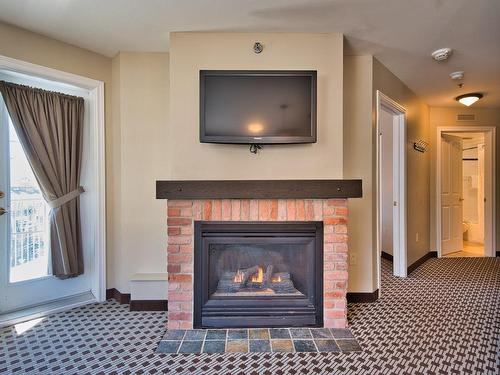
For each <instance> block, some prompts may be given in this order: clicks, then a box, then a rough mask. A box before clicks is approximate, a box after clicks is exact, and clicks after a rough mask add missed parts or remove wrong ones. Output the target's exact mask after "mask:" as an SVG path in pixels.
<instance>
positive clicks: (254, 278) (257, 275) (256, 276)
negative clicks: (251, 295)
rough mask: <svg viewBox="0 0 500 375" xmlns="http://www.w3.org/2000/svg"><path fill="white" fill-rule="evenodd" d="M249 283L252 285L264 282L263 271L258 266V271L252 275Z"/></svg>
mask: <svg viewBox="0 0 500 375" xmlns="http://www.w3.org/2000/svg"><path fill="white" fill-rule="evenodd" d="M250 281H251V282H252V283H261V282H262V281H264V269H263V268H262V267H260V266H259V270H258V271H257V273H254V274H253V275H252V278H251V279H250Z"/></svg>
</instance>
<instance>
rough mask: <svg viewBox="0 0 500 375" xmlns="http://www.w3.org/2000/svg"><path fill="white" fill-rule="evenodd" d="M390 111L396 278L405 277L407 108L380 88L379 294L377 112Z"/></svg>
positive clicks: (380, 236)
mask: <svg viewBox="0 0 500 375" xmlns="http://www.w3.org/2000/svg"><path fill="white" fill-rule="evenodd" d="M382 107H384V109H385V110H387V111H389V112H391V113H392V114H393V116H394V117H396V119H397V124H395V126H393V150H394V152H393V156H394V164H393V171H394V172H395V173H394V174H393V186H394V191H393V196H394V198H395V202H396V204H397V206H396V207H397V209H396V210H394V211H393V243H394V245H395V246H394V249H393V258H394V259H393V266H394V275H395V276H399V277H406V276H407V240H406V239H407V233H406V232H407V228H406V221H407V215H406V212H407V211H406V206H407V203H406V180H407V177H406V174H407V172H406V169H407V168H406V132H407V130H406V109H405V107H403V106H402V105H400V104H399V103H398V102H396V101H395V100H393V99H391V98H390V97H389V96H387V95H385V94H384V93H382V92H381V91H379V90H377V92H376V114H375V115H376V120H375V122H376V129H375V130H376V137H377V141H376V187H377V194H376V202H375V205H376V220H375V222H376V237H377V240H376V247H377V252H376V254H377V266H378V267H377V269H378V272H377V273H378V290H379V297H380V293H381V292H380V290H381V274H382V271H381V266H382V264H381V257H382V205H381V202H382V189H381V186H382V181H381V180H382V179H381V171H382V166H381V156H382V149H381V133H380V111H381V108H382Z"/></svg>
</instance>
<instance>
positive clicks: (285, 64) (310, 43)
mask: <svg viewBox="0 0 500 375" xmlns="http://www.w3.org/2000/svg"><path fill="white" fill-rule="evenodd" d="M255 41H260V42H262V43H263V44H264V51H263V52H262V53H261V54H259V55H257V54H255V53H254V52H253V50H252V46H253V44H254V42H255ZM342 45H343V38H342V35H340V34H286V33H279V34H278V33H277V34H272V33H271V34H251V33H173V34H171V39H170V98H171V102H170V108H171V117H170V118H171V121H170V129H169V140H170V144H169V150H170V152H171V158H170V159H171V164H172V170H171V176H170V177H172V178H176V179H279V178H296V179H300V178H304V179H307V178H342V147H343V146H342V54H343V47H342ZM200 69H242V70H243V69H311V70H317V71H318V142H317V143H316V144H307V145H280V146H264V148H263V150H262V151H261V152H260V153H259V154H258V155H253V154H251V153H250V152H249V151H248V146H242V145H214V144H202V143H200V142H199V130H198V129H199V111H198V103H199V87H198V86H199V70H200Z"/></svg>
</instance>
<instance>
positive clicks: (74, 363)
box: [0, 258, 500, 375]
mask: <svg viewBox="0 0 500 375" xmlns="http://www.w3.org/2000/svg"><path fill="white" fill-rule="evenodd" d="M390 266H391V265H390V263H388V262H387V261H383V270H384V272H383V284H382V285H383V293H384V295H383V298H382V299H381V300H380V301H378V302H376V303H371V304H351V305H349V322H350V328H351V329H352V331H353V333H354V335H355V336H356V337H357V338H358V341H359V342H360V344H361V346H362V348H363V352H361V353H349V354H343V353H286V354H285V353H283V354H272V353H269V354H262V353H259V354H250V353H249V354H199V355H193V354H189V355H183V354H180V355H168V354H156V353H155V349H156V347H157V345H158V342H159V340H160V338H161V337H162V335H163V334H164V332H165V314H164V313H158V312H149V313H147V312H129V311H128V307H127V306H126V305H119V304H117V303H116V302H113V301H108V302H106V303H103V304H95V305H90V306H86V307H82V308H78V309H74V310H71V311H68V312H64V313H58V314H55V315H52V316H50V317H48V318H46V319H44V320H42V321H41V322H39V323H38V324H36V325H34V326H33V327H31V328H30V329H28V330H27V331H25V332H24V333H18V332H17V331H16V329H15V328H14V327H8V328H3V329H0V374H9V375H10V374H52V375H55V374H65V375H66V374H155V373H172V374H190V375H194V374H244V375H253V374H269V375H270V374H499V373H500V356H499V349H500V346H499V344H500V343H499V341H500V258H451V259H431V260H429V261H427V262H426V263H425V264H424V265H423V266H422V267H420V268H418V269H417V270H416V271H414V272H413V273H412V274H411V276H410V277H409V278H407V279H397V278H394V277H392V276H391V275H390ZM20 328H23V327H22V326H21V327H18V329H20ZM24 328H27V327H26V325H25V327H24Z"/></svg>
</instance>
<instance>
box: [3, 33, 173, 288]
mask: <svg viewBox="0 0 500 375" xmlns="http://www.w3.org/2000/svg"><path fill="white" fill-rule="evenodd" d="M0 55H3V56H8V57H12V58H15V59H19V60H23V61H28V62H31V63H34V64H39V65H43V66H47V67H50V68H54V69H59V70H62V71H66V72H70V73H74V74H79V75H82V76H85V77H89V78H93V79H97V80H100V81H104V83H105V106H106V109H105V111H106V112H105V120H106V193H107V207H106V211H107V287H108V288H111V287H116V288H118V289H119V290H120V291H121V292H128V291H129V285H128V280H129V279H130V276H131V275H132V274H133V273H136V272H165V270H166V252H165V246H166V245H165V242H166V240H165V237H166V228H165V212H164V211H165V210H164V206H165V202H164V201H158V200H156V199H155V180H157V179H160V178H165V177H167V176H168V175H169V174H170V173H169V166H168V164H167V159H166V157H167V151H166V140H167V130H168V129H167V122H168V86H169V73H168V69H169V58H168V54H166V53H158V54H155V53H121V54H119V55H118V56H117V57H115V58H114V59H110V58H108V57H105V56H101V55H99V54H96V53H93V52H90V51H87V50H84V49H81V48H78V47H75V46H72V45H69V44H66V43H62V42H59V41H56V40H53V39H50V38H47V37H44V36H41V35H38V34H35V33H32V32H29V31H26V30H23V29H20V28H17V27H13V26H10V25H7V24H4V23H0ZM112 88H113V90H112Z"/></svg>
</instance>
